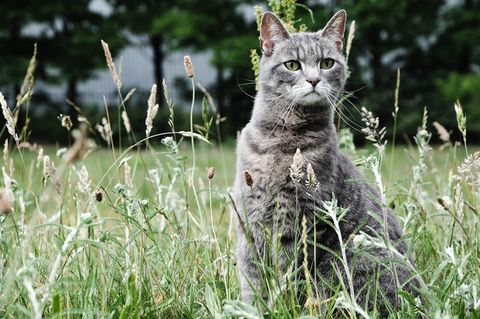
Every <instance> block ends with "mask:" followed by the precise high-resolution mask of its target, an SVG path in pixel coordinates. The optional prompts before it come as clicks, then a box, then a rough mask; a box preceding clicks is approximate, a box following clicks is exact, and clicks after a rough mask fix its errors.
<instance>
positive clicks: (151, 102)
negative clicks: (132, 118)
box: [145, 84, 158, 137]
mask: <svg viewBox="0 0 480 319" xmlns="http://www.w3.org/2000/svg"><path fill="white" fill-rule="evenodd" d="M156 101H157V85H156V84H153V85H152V89H151V91H150V96H149V98H148V109H147V118H146V119H145V126H146V129H145V134H146V136H147V137H149V136H150V132H151V131H152V128H153V119H154V118H155V116H156V115H157V112H158V104H157V103H156Z"/></svg>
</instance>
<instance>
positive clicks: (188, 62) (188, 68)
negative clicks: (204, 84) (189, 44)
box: [183, 55, 195, 78]
mask: <svg viewBox="0 0 480 319" xmlns="http://www.w3.org/2000/svg"><path fill="white" fill-rule="evenodd" d="M183 66H184V67H185V73H187V76H188V77H189V78H193V77H194V76H195V72H194V71H193V64H192V59H190V56H189V55H186V56H184V57H183Z"/></svg>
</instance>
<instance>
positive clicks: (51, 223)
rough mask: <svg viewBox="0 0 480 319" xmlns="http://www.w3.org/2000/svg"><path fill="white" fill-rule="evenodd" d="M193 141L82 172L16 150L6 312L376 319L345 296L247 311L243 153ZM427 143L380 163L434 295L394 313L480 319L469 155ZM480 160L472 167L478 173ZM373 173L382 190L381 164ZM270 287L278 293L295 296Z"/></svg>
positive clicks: (109, 159)
mask: <svg viewBox="0 0 480 319" xmlns="http://www.w3.org/2000/svg"><path fill="white" fill-rule="evenodd" d="M425 141H426V140H425ZM195 143H196V145H195V146H196V148H195V149H194V150H193V151H194V153H192V148H191V140H190V138H189V137H187V138H186V137H183V138H179V143H178V144H177V143H175V142H174V139H169V138H167V140H164V144H167V146H162V147H151V146H149V147H147V148H145V147H143V148H141V149H136V148H132V149H130V150H119V149H114V150H112V149H110V150H108V149H97V150H94V151H92V152H90V153H88V154H86V156H85V157H84V158H83V159H81V160H78V161H74V162H72V163H67V162H66V161H65V160H64V159H63V158H61V157H59V156H62V155H61V154H62V153H64V151H65V150H60V151H58V150H57V149H56V148H54V147H45V148H44V149H42V151H40V147H39V146H29V147H30V148H31V149H30V150H29V149H27V148H21V149H20V151H19V150H18V149H16V148H14V149H13V151H12V149H10V150H11V151H10V154H8V152H4V162H3V163H4V164H3V165H4V179H5V184H6V186H7V187H9V188H10V189H11V190H12V192H13V194H14V199H15V200H14V204H13V210H12V211H11V212H10V213H8V214H5V215H2V217H1V224H0V227H1V228H0V229H1V240H2V242H1V245H2V246H1V249H2V250H1V258H2V260H1V264H0V266H1V267H2V269H1V270H2V271H1V273H2V277H1V281H0V286H1V287H2V289H1V293H0V313H1V316H2V317H5V318H19V317H34V318H40V317H52V318H70V317H85V318H93V317H104V318H119V317H120V318H136V317H142V318H144V317H154V318H166V317H173V318H207V317H214V318H220V317H244V318H264V317H265V318H289V317H290V318H297V317H300V316H302V315H303V316H321V317H331V316H338V313H337V314H336V315H335V310H334V309H342V312H343V314H344V315H345V316H347V317H351V318H355V317H374V316H375V313H369V314H368V313H367V312H363V311H360V310H358V309H355V307H354V306H355V305H353V304H352V303H348V302H343V303H339V301H338V300H325V301H317V304H314V305H313V306H312V305H311V304H310V305H309V304H306V305H295V301H294V300H291V299H290V298H287V296H288V294H285V295H284V296H282V293H279V296H280V297H278V298H277V299H276V300H275V302H274V303H273V304H260V305H259V306H258V307H252V306H250V305H246V304H243V303H241V302H240V301H239V299H238V298H239V288H238V283H237V277H236V269H235V256H234V246H235V227H236V224H235V218H236V217H235V214H234V213H233V211H232V209H231V203H230V198H229V195H228V194H229V187H230V185H232V181H233V176H234V161H235V156H234V149H233V147H232V146H222V147H219V146H218V145H217V146H215V145H210V144H207V143H206V142H203V141H196V142H195ZM420 145H423V146H422V147H414V146H410V147H407V146H397V147H396V148H395V149H393V151H392V149H389V148H387V149H386V150H385V151H384V152H383V153H384V158H383V162H382V164H381V168H382V174H381V179H382V181H383V183H384V185H385V186H384V187H385V194H386V199H387V203H388V205H389V206H391V207H395V211H396V212H397V214H398V215H399V216H400V218H401V220H402V224H403V226H404V229H405V231H406V234H407V235H406V236H407V237H406V238H407V240H408V242H409V243H410V245H411V247H412V254H415V255H416V263H417V267H418V273H419V276H421V278H423V281H424V285H425V286H424V287H422V288H421V291H420V296H422V297H423V298H420V297H418V298H417V299H414V298H413V297H410V296H407V295H405V298H404V299H403V300H402V308H401V310H400V312H399V313H397V314H396V315H394V316H397V317H399V318H403V317H415V315H418V314H419V313H420V314H423V315H424V316H426V317H435V318H447V317H448V318H449V316H450V314H457V315H459V316H460V317H464V316H468V315H474V314H475V315H478V310H477V309H478V307H479V300H478V297H477V285H478V283H479V278H478V271H477V270H478V262H479V258H478V245H477V243H478V231H477V227H478V226H477V225H478V212H477V208H478V205H477V200H478V199H477V197H476V196H477V195H478V193H477V192H476V191H477V189H475V188H473V186H470V182H475V181H472V180H471V179H469V177H468V176H467V175H468V174H469V173H470V172H469V171H468V170H467V171H466V172H464V174H467V175H461V174H462V173H459V172H458V171H457V166H458V165H459V164H461V162H462V160H463V158H464V157H465V150H464V148H463V147H456V146H452V145H444V146H442V147H439V146H435V147H433V148H430V147H429V146H428V145H427V144H422V143H420ZM350 146H351V145H350ZM345 151H346V152H347V153H349V154H350V156H351V157H352V158H354V159H357V160H359V161H358V162H359V163H360V162H363V163H364V164H365V163H366V162H368V161H365V160H363V161H362V160H360V159H362V158H363V159H365V157H366V156H373V157H371V158H370V162H371V159H372V158H378V156H379V155H378V151H377V149H375V148H372V147H370V148H365V149H360V150H352V149H351V147H348V149H346V150H345ZM472 151H473V150H470V152H472ZM39 152H43V154H40V155H41V156H40V157H39V156H38V155H39ZM57 154H58V156H57ZM193 154H195V163H193ZM372 154H373V155H372ZM45 156H48V158H49V159H50V161H49V160H46V159H45V158H46V157H45ZM63 156H64V155H63ZM476 158H477V159H476V162H475V163H473V162H472V163H471V165H473V166H471V167H470V169H478V165H479V164H478V157H476ZM10 159H12V160H10ZM9 163H11V164H9ZM193 164H194V165H195V166H192V165H193ZM379 165H380V164H379ZM475 165H476V166H475ZM366 166H367V168H366V169H364V171H365V176H366V178H367V179H369V180H370V181H371V182H372V184H373V185H375V184H376V180H375V176H376V175H375V169H376V168H375V165H373V166H372V165H366ZM210 167H214V168H215V174H214V176H213V177H212V176H210V177H212V178H211V179H210V178H208V175H207V171H208V169H209V168H210ZM379 167H380V166H379ZM193 168H195V169H194V170H193ZM452 174H457V175H458V174H460V175H459V178H461V179H460V180H457V179H456V178H455V177H452ZM192 177H193V180H194V183H192ZM472 178H478V175H476V176H475V175H473V177H472ZM462 179H463V180H462ZM377 182H378V180H377ZM477 182H478V180H477ZM471 185H473V184H471ZM2 196H3V195H2ZM279 279H280V278H277V279H276V280H279ZM271 280H272V282H270V285H271V289H272V293H273V290H279V291H280V292H281V291H282V289H285V287H282V286H279V282H275V280H274V279H271ZM290 284H292V283H290ZM287 288H288V285H287ZM279 291H277V293H278V292H279ZM286 291H288V289H286ZM339 296H340V292H339ZM357 306H358V305H357Z"/></svg>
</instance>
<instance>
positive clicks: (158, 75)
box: [150, 35, 165, 86]
mask: <svg viewBox="0 0 480 319" xmlns="http://www.w3.org/2000/svg"><path fill="white" fill-rule="evenodd" d="M162 42H163V39H162V36H160V35H152V36H150V45H151V46H152V51H153V72H154V73H153V76H154V79H155V83H156V84H157V86H161V85H162V81H163V60H164V59H165V52H163V48H162Z"/></svg>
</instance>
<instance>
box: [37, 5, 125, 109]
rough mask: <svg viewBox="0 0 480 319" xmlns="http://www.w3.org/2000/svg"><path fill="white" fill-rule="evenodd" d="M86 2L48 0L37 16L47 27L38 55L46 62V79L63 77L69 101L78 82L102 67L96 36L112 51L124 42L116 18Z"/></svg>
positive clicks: (57, 80) (103, 65)
mask: <svg viewBox="0 0 480 319" xmlns="http://www.w3.org/2000/svg"><path fill="white" fill-rule="evenodd" d="M90 3H91V0H77V1H74V2H65V1H62V0H54V1H49V2H48V4H47V3H45V4H44V8H43V10H47V8H46V7H48V15H44V16H43V17H42V19H41V20H40V21H41V22H43V23H44V26H45V28H46V29H47V31H46V34H47V39H46V42H47V46H46V48H43V49H42V51H41V52H42V54H41V55H40V59H43V60H44V61H46V63H47V65H48V66H49V70H48V71H49V72H48V73H47V77H46V79H47V80H48V81H51V82H57V83H58V82H63V81H66V82H67V90H66V96H67V98H68V99H70V100H71V101H76V100H77V97H78V91H77V86H78V83H79V82H81V81H85V80H87V79H89V78H91V77H92V75H93V74H94V72H95V71H96V70H97V69H99V68H104V67H105V58H104V56H103V54H102V50H101V46H100V40H101V39H106V40H107V41H108V43H109V45H110V48H111V50H112V52H118V51H119V49H120V48H121V47H122V46H124V45H125V41H124V39H123V37H122V35H121V33H120V32H119V31H118V29H119V28H118V25H117V24H116V21H114V20H111V19H106V18H105V17H104V16H102V14H100V13H97V12H93V11H91V9H90Z"/></svg>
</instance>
